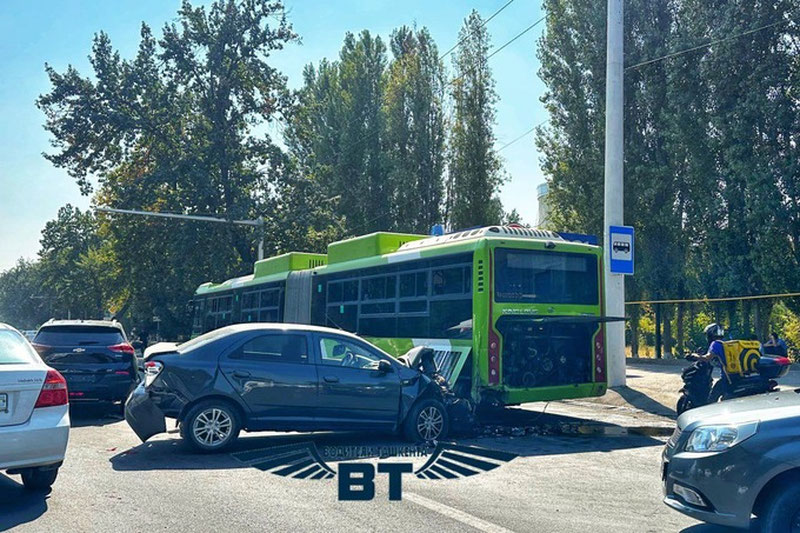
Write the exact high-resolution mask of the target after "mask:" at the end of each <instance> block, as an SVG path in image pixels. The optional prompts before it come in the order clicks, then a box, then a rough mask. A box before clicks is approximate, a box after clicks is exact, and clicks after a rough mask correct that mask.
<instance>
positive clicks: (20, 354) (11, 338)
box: [0, 329, 39, 365]
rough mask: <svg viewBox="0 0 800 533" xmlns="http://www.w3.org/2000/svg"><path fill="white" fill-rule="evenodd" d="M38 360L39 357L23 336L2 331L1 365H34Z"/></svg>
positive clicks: (0, 345)
mask: <svg viewBox="0 0 800 533" xmlns="http://www.w3.org/2000/svg"><path fill="white" fill-rule="evenodd" d="M38 359H39V356H38V355H37V354H36V352H35V351H34V349H33V347H32V346H31V345H30V344H28V341H26V340H25V339H24V338H23V336H22V335H20V334H19V333H17V332H16V331H11V330H10V329H0V365H10V364H18V363H33V362H35V361H37V360H38Z"/></svg>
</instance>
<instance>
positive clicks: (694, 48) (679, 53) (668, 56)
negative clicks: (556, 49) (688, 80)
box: [625, 19, 789, 71]
mask: <svg viewBox="0 0 800 533" xmlns="http://www.w3.org/2000/svg"><path fill="white" fill-rule="evenodd" d="M787 22H789V19H783V20H779V21H777V22H772V23H770V24H765V25H764V26H759V27H758V28H753V29H750V30H747V31H745V32H742V33H738V34H736V35H729V36H728V37H724V38H722V39H716V40H714V41H709V42H707V43H704V44H700V45H697V46H692V47H691V48H686V49H683V50H678V51H676V52H672V53H669V54H666V55H663V56H661V57H654V58H653V59H648V60H646V61H642V62H640V63H636V64H633V65H630V66H627V67H625V70H626V71H627V70H633V69H637V68H640V67H644V66H646V65H651V64H653V63H658V62H659V61H664V60H666V59H672V58H673V57H678V56H682V55H684V54H688V53H691V52H696V51H697V50H702V49H703V48H708V47H709V46H714V45H717V44H720V43H724V42H727V41H733V40H735V39H739V38H741V37H744V36H746V35H751V34H753V33H757V32H760V31H763V30H766V29H769V28H772V27H774V26H779V25H781V24H786V23H787Z"/></svg>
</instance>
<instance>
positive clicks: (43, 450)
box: [0, 324, 69, 490]
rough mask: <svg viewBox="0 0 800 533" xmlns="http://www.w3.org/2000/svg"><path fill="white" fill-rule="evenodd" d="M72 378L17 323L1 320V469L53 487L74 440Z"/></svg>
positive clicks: (28, 483) (39, 486) (31, 484)
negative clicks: (53, 365) (41, 355)
mask: <svg viewBox="0 0 800 533" xmlns="http://www.w3.org/2000/svg"><path fill="white" fill-rule="evenodd" d="M68 398H69V396H68V394H67V382H66V381H65V380H64V377H63V376H62V375H61V374H59V373H58V372H57V371H56V370H53V369H52V368H50V367H48V366H47V365H45V364H44V363H43V362H42V360H41V359H40V358H39V355H38V354H37V353H36V351H35V350H34V349H33V347H32V346H31V345H30V343H29V342H28V341H27V340H26V339H25V338H24V337H23V336H22V335H21V334H20V333H19V332H18V331H17V330H15V329H14V328H12V327H10V326H7V325H5V324H0V472H2V471H6V472H7V473H8V474H21V475H22V482H23V484H24V485H25V488H27V489H31V490H46V489H48V488H49V487H50V486H52V484H53V482H55V480H56V476H57V475H58V469H59V467H60V466H61V464H62V463H63V462H64V454H65V452H66V449H67V440H68V439H69V404H68V402H69V399H68Z"/></svg>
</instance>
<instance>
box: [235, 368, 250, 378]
mask: <svg viewBox="0 0 800 533" xmlns="http://www.w3.org/2000/svg"><path fill="white" fill-rule="evenodd" d="M233 377H235V378H249V377H250V372H243V371H241V370H236V371H235V372H234V373H233Z"/></svg>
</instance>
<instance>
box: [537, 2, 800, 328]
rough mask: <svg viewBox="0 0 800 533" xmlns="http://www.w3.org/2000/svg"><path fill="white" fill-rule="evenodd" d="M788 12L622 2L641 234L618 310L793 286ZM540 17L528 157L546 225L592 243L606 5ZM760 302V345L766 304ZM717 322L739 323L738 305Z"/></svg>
mask: <svg viewBox="0 0 800 533" xmlns="http://www.w3.org/2000/svg"><path fill="white" fill-rule="evenodd" d="M797 8H798V2H797V1H796V0H771V1H768V2H760V1H755V0H744V1H741V2H725V1H721V0H719V1H712V2H706V1H700V0H632V1H630V2H628V3H626V7H625V28H626V34H625V61H626V65H627V66H628V68H626V71H625V88H624V90H625V198H624V201H625V214H624V215H625V222H626V223H627V224H630V225H633V226H635V227H636V229H637V274H636V276H635V277H633V278H631V279H630V281H629V282H628V283H627V292H628V297H629V299H631V298H632V299H642V298H652V299H661V298H674V297H688V296H709V297H715V296H738V295H743V294H763V293H769V292H774V293H779V292H783V291H786V290H789V289H791V288H792V287H795V288H796V287H797V284H798V282H799V281H800V279H798V276H796V275H795V274H794V273H795V272H797V271H798V266H800V263H798V260H800V255H798V254H797V250H798V249H800V248H798V246H797V244H800V243H798V241H797V240H796V235H797V233H796V232H795V230H794V228H795V227H797V226H796V220H797V213H798V209H797V206H798V205H800V204H798V203H797V202H798V200H800V198H798V194H797V191H798V190H800V189H798V187H796V185H795V182H797V181H798V178H800V174H798V149H797V142H796V140H797V133H796V132H797V131H798V130H797V126H798V117H799V116H800V115H799V114H798V111H799V110H800V108H798V98H797V95H796V90H795V89H796V87H797V85H796V81H797V76H798V66H799V65H798V53H797V50H798V47H797V44H798V26H797V24H796V23H795V22H794V19H793V18H792V13H794V12H796V10H797ZM545 9H546V10H547V12H548V29H547V32H546V35H545V37H543V38H542V40H541V41H540V43H539V57H540V59H541V61H542V68H541V71H540V75H541V76H542V78H543V80H544V81H545V83H546V84H547V86H548V90H547V93H546V94H545V96H544V97H543V102H544V104H545V106H546V108H547V109H548V111H549V113H550V117H551V120H550V124H549V126H548V127H546V128H541V129H540V130H539V132H538V135H537V144H538V146H539V148H540V149H541V151H542V152H543V154H544V156H543V168H544V171H545V174H546V176H547V179H548V182H549V184H550V191H551V195H550V196H549V197H548V201H549V202H550V203H551V204H552V206H553V215H552V223H553V224H554V225H558V226H559V227H561V228H564V229H568V230H576V231H589V232H594V233H598V234H600V232H601V229H602V213H603V210H602V198H603V135H604V93H605V82H604V80H605V5H604V4H603V3H599V2H590V1H588V0H570V1H567V2H564V1H561V0H548V1H546V2H545ZM753 29H758V31H751V30H753ZM712 41H716V44H713V45H711V46H699V45H703V44H704V43H708V42H712ZM687 49H694V50H693V51H691V52H689V53H680V54H676V55H674V56H672V55H671V54H673V53H675V52H680V51H682V50H687ZM664 56H670V57H667V58H666V59H663V60H658V61H653V62H649V60H651V59H653V58H662V57H664ZM758 305H759V306H760V309H759V311H760V312H759V313H758V315H759V316H760V317H761V319H760V322H761V323H760V324H756V325H755V326H756V330H757V331H758V333H760V334H762V336H763V334H764V333H765V331H764V329H765V327H766V326H765V324H766V317H767V316H769V305H770V304H769V303H760V304H758ZM765 306H766V307H765ZM665 313H666V320H667V323H669V318H670V316H671V314H670V313H671V311H670V309H669V308H668V307H667V308H666V309H665ZM727 314H728V315H729V316H728V321H729V322H731V323H732V325H733V323H735V322H738V318H736V314H737V311H736V306H735V305H734V306H728V313H727Z"/></svg>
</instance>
